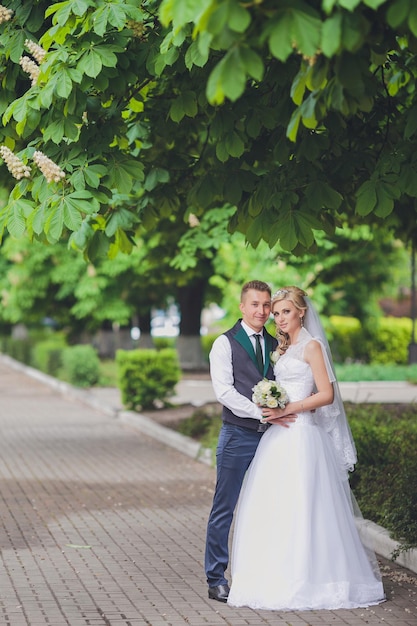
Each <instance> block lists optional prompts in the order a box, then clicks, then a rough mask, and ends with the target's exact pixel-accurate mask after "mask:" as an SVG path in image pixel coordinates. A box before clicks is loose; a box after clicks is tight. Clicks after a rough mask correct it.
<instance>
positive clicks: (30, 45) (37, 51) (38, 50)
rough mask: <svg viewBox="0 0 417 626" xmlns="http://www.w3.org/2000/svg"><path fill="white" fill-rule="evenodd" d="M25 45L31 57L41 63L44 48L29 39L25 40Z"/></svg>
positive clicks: (43, 56)
mask: <svg viewBox="0 0 417 626" xmlns="http://www.w3.org/2000/svg"><path fill="white" fill-rule="evenodd" d="M25 46H26V48H27V49H28V50H29V52H30V53H31V55H32V56H33V58H34V59H36V61H37V62H38V63H42V61H43V60H44V58H45V54H46V50H44V49H43V48H42V47H41V46H40V45H39V44H37V43H35V42H34V41H31V40H30V39H26V40H25Z"/></svg>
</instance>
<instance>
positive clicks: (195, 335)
mask: <svg viewBox="0 0 417 626" xmlns="http://www.w3.org/2000/svg"><path fill="white" fill-rule="evenodd" d="M206 286H207V279H206V278H199V279H197V280H195V281H194V282H192V283H190V284H188V285H184V286H183V287H179V288H178V306H179V308H180V313H181V319H180V334H179V337H178V339H177V350H178V358H179V361H180V365H181V369H183V370H201V369H207V362H206V361H205V360H204V355H203V350H202V347H201V336H200V326H201V312H202V310H203V303H204V294H205V290H206Z"/></svg>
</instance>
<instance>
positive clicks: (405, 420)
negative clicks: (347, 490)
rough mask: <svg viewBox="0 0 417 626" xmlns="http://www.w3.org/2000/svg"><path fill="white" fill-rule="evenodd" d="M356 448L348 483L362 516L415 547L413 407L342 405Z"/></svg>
mask: <svg viewBox="0 0 417 626" xmlns="http://www.w3.org/2000/svg"><path fill="white" fill-rule="evenodd" d="M345 407H346V413H347V415H348V419H349V423H350V426H351V429H352V434H353V437H354V439H355V443H356V448H357V452H358V463H357V465H356V469H355V471H354V472H353V473H352V474H351V475H350V484H351V487H352V490H353V491H354V493H355V496H356V498H357V500H358V503H359V506H360V508H361V511H362V513H363V516H364V517H365V518H368V519H371V520H372V521H374V522H376V523H377V524H380V525H381V526H383V527H384V528H386V529H387V530H389V531H390V532H391V533H392V535H393V536H394V538H395V539H396V540H397V541H400V542H401V543H402V545H403V548H408V547H411V546H413V547H414V546H417V488H416V487H417V455H416V449H417V422H416V407H413V406H412V407H410V406H407V405H405V406H401V405H392V406H384V405H350V404H348V403H346V404H345Z"/></svg>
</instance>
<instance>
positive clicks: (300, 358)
mask: <svg viewBox="0 0 417 626" xmlns="http://www.w3.org/2000/svg"><path fill="white" fill-rule="evenodd" d="M313 339H314V340H315V341H318V342H319V344H320V346H321V348H322V353H323V358H324V362H325V364H326V369H327V374H328V376H329V380H330V382H331V383H333V387H334V392H335V399H334V401H333V403H332V404H329V405H327V406H323V407H320V408H318V409H316V410H315V411H314V412H313V413H312V412H311V411H305V412H303V413H297V415H298V419H297V421H296V422H295V424H303V423H309V424H316V425H318V426H320V427H321V428H324V430H326V431H327V432H328V433H329V435H330V437H331V438H332V441H333V444H334V447H335V449H336V452H337V454H338V457H339V459H340V462H341V464H342V466H343V467H344V468H345V469H353V466H354V464H355V463H356V450H355V444H354V442H353V439H352V435H351V432H350V428H349V425H348V423H347V420H346V415H345V411H344V407H343V402H342V398H341V396H340V390H339V387H338V384H337V382H336V379H335V376H334V372H333V368H332V365H331V362H330V360H329V357H328V355H327V353H326V349H325V347H324V346H323V344H322V342H321V341H320V340H319V339H315V338H314V337H312V336H311V335H310V333H309V332H308V331H307V330H306V329H305V328H302V329H301V331H300V334H299V335H298V341H297V343H296V344H294V345H291V346H290V347H289V348H288V350H287V351H286V352H285V353H284V354H283V355H282V356H281V357H280V358H279V359H278V361H277V363H276V364H275V367H274V374H275V378H276V380H277V381H278V382H279V383H280V384H281V385H282V387H284V389H285V390H286V392H287V394H288V397H289V399H290V402H296V401H297V400H303V399H304V398H307V397H308V396H310V395H311V394H312V393H313V392H314V390H315V383H314V377H313V372H312V370H311V367H310V365H309V364H308V363H307V362H306V361H305V360H304V352H305V348H306V346H307V344H308V343H309V342H310V341H312V340H313Z"/></svg>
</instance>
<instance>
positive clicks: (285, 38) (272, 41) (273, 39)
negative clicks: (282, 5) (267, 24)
mask: <svg viewBox="0 0 417 626" xmlns="http://www.w3.org/2000/svg"><path fill="white" fill-rule="evenodd" d="M291 30H292V19H291V17H290V15H287V14H285V15H283V16H282V17H281V19H280V20H279V21H278V22H275V23H274V24H273V25H272V26H271V28H270V33H271V34H270V35H269V39H268V43H269V49H270V51H271V54H272V55H273V56H274V57H275V58H277V59H279V60H280V61H283V62H284V61H286V60H287V59H288V57H289V56H290V54H291V53H292V51H293V47H292V43H293V40H292V37H291Z"/></svg>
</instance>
